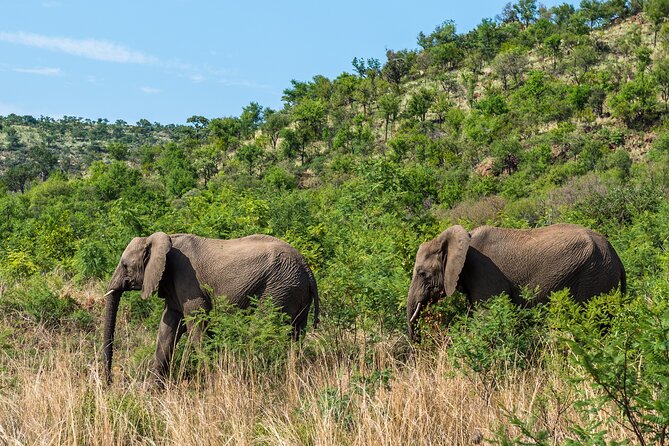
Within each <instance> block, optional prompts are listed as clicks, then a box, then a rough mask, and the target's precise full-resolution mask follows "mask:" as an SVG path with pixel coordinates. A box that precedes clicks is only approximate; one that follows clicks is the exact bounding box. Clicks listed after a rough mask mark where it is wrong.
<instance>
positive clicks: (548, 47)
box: [543, 34, 562, 71]
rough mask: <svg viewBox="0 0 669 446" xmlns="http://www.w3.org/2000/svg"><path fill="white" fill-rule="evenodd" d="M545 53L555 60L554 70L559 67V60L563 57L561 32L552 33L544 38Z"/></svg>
mask: <svg viewBox="0 0 669 446" xmlns="http://www.w3.org/2000/svg"><path fill="white" fill-rule="evenodd" d="M543 50H544V53H545V54H547V55H548V56H549V57H550V58H551V60H552V61H553V71H555V69H556V68H557V61H558V60H559V59H560V57H562V37H561V36H560V35H559V34H551V35H550V36H548V37H546V38H545V39H544V44H543Z"/></svg>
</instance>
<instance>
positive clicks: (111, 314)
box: [102, 289, 123, 384]
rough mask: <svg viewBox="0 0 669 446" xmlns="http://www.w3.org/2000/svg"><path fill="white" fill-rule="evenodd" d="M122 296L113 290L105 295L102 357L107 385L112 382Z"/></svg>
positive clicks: (121, 292) (119, 292)
mask: <svg viewBox="0 0 669 446" xmlns="http://www.w3.org/2000/svg"><path fill="white" fill-rule="evenodd" d="M121 294H123V291H119V290H114V289H111V290H109V291H108V292H107V294H105V296H106V297H107V302H106V308H105V329H104V344H103V346H102V355H103V358H104V374H105V380H106V381H107V384H110V383H111V381H112V375H111V366H112V349H113V344H114V328H115V327H116V314H117V312H118V305H119V302H120V301H121Z"/></svg>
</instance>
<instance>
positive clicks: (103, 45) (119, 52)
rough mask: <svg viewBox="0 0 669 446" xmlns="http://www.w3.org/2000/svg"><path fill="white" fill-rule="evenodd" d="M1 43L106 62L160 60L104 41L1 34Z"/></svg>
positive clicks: (24, 34) (137, 62)
mask: <svg viewBox="0 0 669 446" xmlns="http://www.w3.org/2000/svg"><path fill="white" fill-rule="evenodd" d="M0 41H2V42H8V43H15V44H19V45H26V46H31V47H35V48H44V49H48V50H51V51H58V52H61V53H66V54H70V55H73V56H80V57H86V58H88V59H94V60H101V61H104V62H117V63H133V64H150V63H157V62H158V59H157V58H156V57H153V56H149V55H146V54H144V53H142V52H140V51H133V50H130V49H128V48H126V47H124V46H122V45H118V44H116V43H113V42H107V41H104V40H95V39H70V38H67V37H50V36H44V35H41V34H33V33H25V32H18V33H8V32H0Z"/></svg>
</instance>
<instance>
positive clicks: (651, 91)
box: [608, 76, 656, 125]
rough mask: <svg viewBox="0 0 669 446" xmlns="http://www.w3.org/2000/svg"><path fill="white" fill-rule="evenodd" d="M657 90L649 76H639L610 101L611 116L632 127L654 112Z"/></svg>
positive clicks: (624, 86)
mask: <svg viewBox="0 0 669 446" xmlns="http://www.w3.org/2000/svg"><path fill="white" fill-rule="evenodd" d="M655 94H656V93H655V88H654V84H653V82H652V80H651V78H650V77H649V76H638V77H637V78H636V79H634V80H632V81H630V82H627V83H626V84H625V85H623V87H622V88H621V89H620V91H619V92H618V93H617V94H615V95H613V96H611V97H610V98H609V100H608V105H609V108H610V109H611V114H612V115H613V116H614V117H617V118H620V119H622V120H623V121H625V123H626V124H628V125H632V124H634V123H635V122H637V121H639V120H640V119H642V118H643V117H644V116H646V115H647V114H649V113H651V112H652V111H653V108H654V106H655Z"/></svg>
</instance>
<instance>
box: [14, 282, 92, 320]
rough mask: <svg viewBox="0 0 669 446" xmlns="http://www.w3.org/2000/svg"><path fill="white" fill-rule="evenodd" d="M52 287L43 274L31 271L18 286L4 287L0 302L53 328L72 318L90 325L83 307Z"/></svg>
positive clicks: (30, 318)
mask: <svg viewBox="0 0 669 446" xmlns="http://www.w3.org/2000/svg"><path fill="white" fill-rule="evenodd" d="M53 288H54V287H53V286H52V285H51V284H49V283H48V282H47V281H46V280H45V279H44V278H43V277H42V276H38V275H34V276H32V277H30V278H29V279H26V280H24V281H22V282H21V286H13V287H11V288H10V289H9V290H7V291H5V293H4V296H3V301H4V302H3V303H2V304H1V306H2V307H4V308H6V309H7V310H9V311H15V312H18V313H20V314H22V315H24V316H25V317H27V318H28V319H29V320H31V321H33V322H36V323H39V324H44V325H45V326H48V327H52V328H53V327H60V326H63V325H65V324H66V323H68V322H72V321H73V322H74V323H75V325H77V326H79V327H80V328H82V325H83V326H89V325H90V323H91V318H90V317H88V316H90V315H88V316H87V315H86V313H87V312H86V310H83V309H81V308H80V307H79V305H78V304H77V303H76V302H75V300H74V299H73V298H72V297H70V296H69V295H67V294H61V293H60V292H59V291H58V290H54V289H53Z"/></svg>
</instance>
